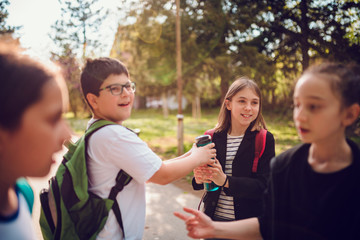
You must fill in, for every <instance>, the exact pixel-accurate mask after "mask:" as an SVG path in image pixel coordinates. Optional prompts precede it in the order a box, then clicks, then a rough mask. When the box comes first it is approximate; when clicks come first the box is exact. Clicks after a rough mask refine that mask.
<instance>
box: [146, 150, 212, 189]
mask: <svg viewBox="0 0 360 240" xmlns="http://www.w3.org/2000/svg"><path fill="white" fill-rule="evenodd" d="M214 146H215V144H214V143H211V144H208V145H206V146H203V147H196V146H195V144H194V145H193V148H192V149H191V150H190V153H186V154H184V155H183V156H180V157H177V158H175V159H170V160H167V161H163V162H162V165H161V167H160V169H159V170H158V171H157V172H156V173H155V174H154V175H153V176H152V177H151V178H150V179H149V181H148V182H152V183H157V184H161V185H166V184H168V183H171V182H173V181H175V180H177V179H180V178H182V177H185V176H186V175H187V174H189V173H190V172H191V171H192V170H193V169H194V168H196V167H198V166H200V165H204V164H211V163H213V162H214V158H215V157H216V150H215V148H214Z"/></svg>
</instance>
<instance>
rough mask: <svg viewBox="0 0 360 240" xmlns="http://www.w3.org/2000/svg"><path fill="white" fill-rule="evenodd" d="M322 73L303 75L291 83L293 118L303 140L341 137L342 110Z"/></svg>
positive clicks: (342, 131) (342, 125)
mask: <svg viewBox="0 0 360 240" xmlns="http://www.w3.org/2000/svg"><path fill="white" fill-rule="evenodd" d="M326 77H327V76H326V75H324V74H305V75H303V76H302V77H301V78H300V79H299V81H298V82H297V84H296V86H295V91H294V111H293V118H294V122H295V126H296V129H297V131H298V134H299V136H300V138H301V140H302V141H303V142H305V143H314V142H315V143H316V142H323V141H325V142H326V141H329V140H331V139H333V138H334V137H335V138H339V137H344V136H343V135H344V130H345V126H344V124H343V123H342V121H343V119H344V115H345V114H344V113H343V112H344V111H343V110H342V108H341V101H340V96H338V95H336V93H334V92H333V90H332V89H331V88H330V84H329V82H328V81H326Z"/></svg>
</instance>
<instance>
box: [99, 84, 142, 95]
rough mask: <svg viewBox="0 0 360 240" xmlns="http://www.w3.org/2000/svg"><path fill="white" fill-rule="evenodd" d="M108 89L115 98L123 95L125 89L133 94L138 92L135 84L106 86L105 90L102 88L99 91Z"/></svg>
mask: <svg viewBox="0 0 360 240" xmlns="http://www.w3.org/2000/svg"><path fill="white" fill-rule="evenodd" d="M107 88H108V89H109V90H110V92H111V94H112V95H114V96H117V95H121V94H122V93H123V91H124V88H126V90H127V91H128V92H133V93H134V92H135V90H136V87H135V83H134V82H128V83H126V84H118V83H115V84H111V85H109V86H106V87H104V88H100V89H99V91H101V90H105V89H107Z"/></svg>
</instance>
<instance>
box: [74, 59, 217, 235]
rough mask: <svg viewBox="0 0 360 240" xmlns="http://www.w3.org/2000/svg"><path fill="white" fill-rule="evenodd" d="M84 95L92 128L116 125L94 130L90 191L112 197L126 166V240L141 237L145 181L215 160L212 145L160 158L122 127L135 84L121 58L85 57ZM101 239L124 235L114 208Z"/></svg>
mask: <svg viewBox="0 0 360 240" xmlns="http://www.w3.org/2000/svg"><path fill="white" fill-rule="evenodd" d="M81 88H82V91H83V95H84V97H85V99H86V101H87V103H88V105H89V107H90V108H91V111H92V113H93V117H92V119H91V120H90V121H89V123H88V126H90V125H91V124H92V123H94V122H95V121H97V120H98V119H105V120H108V121H112V122H115V123H117V124H116V125H108V126H106V127H103V128H101V129H100V130H98V131H97V132H95V133H94V134H93V135H92V136H91V137H90V139H89V141H88V147H87V154H88V163H87V164H88V174H89V190H90V191H91V192H93V193H95V194H97V195H98V196H100V197H103V198H106V197H108V196H109V193H110V190H111V188H112V186H114V184H115V178H116V176H117V174H118V172H119V171H120V170H121V169H122V170H124V171H125V172H126V173H128V174H129V175H130V176H131V177H132V178H133V179H132V181H131V182H130V183H129V184H128V185H126V186H125V187H124V189H123V190H122V191H121V192H120V193H119V194H118V195H117V197H116V200H117V202H118V204H119V206H120V211H121V215H122V222H123V227H124V232H125V239H142V235H143V231H144V226H145V206H146V203H145V183H146V182H153V183H157V184H161V185H165V184H168V183H170V182H172V181H174V180H177V179H179V178H181V177H184V176H186V175H187V174H188V173H190V172H191V171H192V170H193V169H194V168H195V167H197V166H200V165H204V164H207V163H211V162H213V161H214V160H212V159H211V158H214V157H215V156H216V151H215V149H212V148H213V147H214V144H209V145H208V146H206V147H201V148H196V147H195V146H194V147H193V148H192V150H191V151H189V152H187V153H185V154H184V155H183V156H180V157H178V158H175V159H171V160H168V161H164V162H163V161H162V160H161V159H160V158H159V157H158V156H157V155H156V154H155V153H154V152H153V151H152V150H151V149H150V148H149V147H148V146H147V144H146V143H145V142H143V141H142V140H141V139H140V138H139V137H138V136H137V135H136V134H134V133H133V132H131V131H130V130H128V129H127V128H125V127H124V126H122V122H123V121H125V120H126V119H128V118H129V117H130V115H131V109H132V105H133V102H134V92H135V83H133V82H131V80H130V76H129V73H128V70H127V68H126V67H125V66H124V65H123V64H122V63H121V62H120V61H118V60H116V59H112V58H98V59H94V60H87V63H86V65H85V68H84V69H83V72H82V74H81ZM97 239H124V237H123V231H122V230H121V228H120V226H119V224H118V222H117V219H116V216H115V214H114V213H113V211H110V213H109V217H108V220H107V222H106V224H105V226H104V229H103V230H102V231H101V232H100V233H99V235H98V237H97Z"/></svg>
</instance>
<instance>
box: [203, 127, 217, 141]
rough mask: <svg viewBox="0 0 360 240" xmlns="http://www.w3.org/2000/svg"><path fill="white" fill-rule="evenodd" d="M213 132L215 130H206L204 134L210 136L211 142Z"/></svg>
mask: <svg viewBox="0 0 360 240" xmlns="http://www.w3.org/2000/svg"><path fill="white" fill-rule="evenodd" d="M214 132H215V128H213V129H209V130H206V131H205V133H204V134H205V135H210V136H211V140H212V138H213V136H214Z"/></svg>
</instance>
